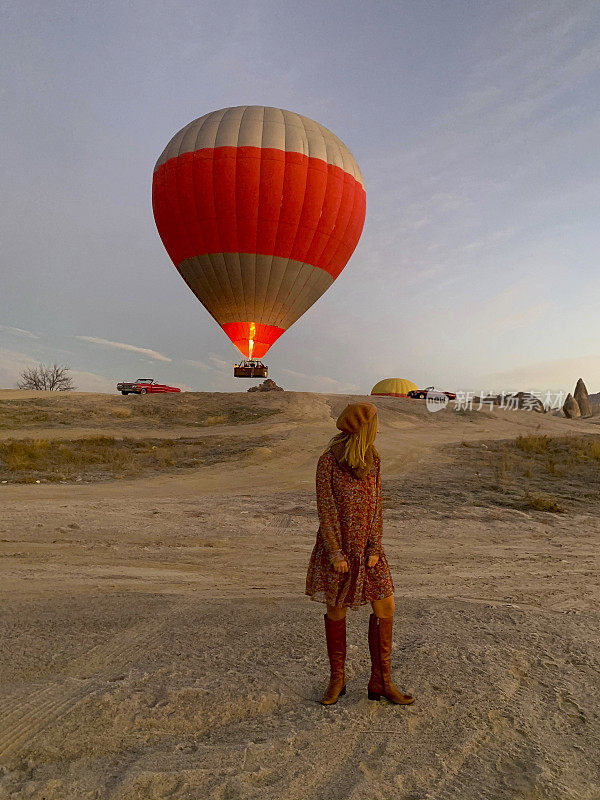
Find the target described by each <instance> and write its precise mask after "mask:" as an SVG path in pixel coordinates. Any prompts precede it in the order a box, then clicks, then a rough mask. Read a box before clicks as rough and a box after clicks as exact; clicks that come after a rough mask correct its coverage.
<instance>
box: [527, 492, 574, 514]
mask: <svg viewBox="0 0 600 800" xmlns="http://www.w3.org/2000/svg"><path fill="white" fill-rule="evenodd" d="M525 501H526V503H527V505H528V506H529V507H530V508H534V509H535V510H536V511H549V512H550V513H553V514H563V513H564V511H565V507H564V506H563V505H562V503H561V502H560V500H557V499H556V497H550V496H547V495H542V494H531V493H529V492H528V493H527V494H526V495H525Z"/></svg>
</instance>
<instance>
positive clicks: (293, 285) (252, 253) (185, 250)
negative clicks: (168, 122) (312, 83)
mask: <svg viewBox="0 0 600 800" xmlns="http://www.w3.org/2000/svg"><path fill="white" fill-rule="evenodd" d="M365 201H366V198H365V189H364V182H363V179H362V175H361V173H360V170H359V168H358V165H357V163H356V161H355V160H354V157H353V156H352V153H351V152H350V151H349V150H348V148H347V147H346V146H345V145H344V144H343V142H341V141H340V139H338V138H337V136H335V135H334V134H333V133H331V131H329V130H328V129H327V128H324V127H323V126H322V125H319V123H318V122H314V121H313V120H311V119H308V117H303V116H301V115H300V114H296V113H294V112H292V111H284V110H283V109H279V108H269V107H266V106H237V107H235V108H223V109H221V110H219V111H213V112H212V113H210V114H206V115H205V116H203V117H200V118H199V119H196V120H194V121H193V122H190V124H189V125H186V127H185V128H182V129H181V130H180V131H179V133H177V134H175V136H174V137H173V138H172V139H171V141H170V142H169V144H168V145H167V146H166V148H165V149H164V151H163V153H162V155H161V156H160V158H159V159H158V161H157V162H156V167H155V169H154V178H153V184H152V205H153V209H154V218H155V220H156V227H157V228H158V232H159V234H160V237H161V239H162V241H163V244H164V246H165V248H166V250H167V252H168V254H169V256H170V257H171V260H172V261H173V263H174V264H175V266H176V268H177V270H178V271H179V273H180V275H181V276H182V278H183V279H184V281H185V282H186V283H187V285H188V286H189V287H190V289H191V290H192V292H193V293H194V294H195V295H196V297H197V298H198V300H200V302H201V303H202V305H203V306H204V307H205V308H206V309H207V311H208V312H209V313H210V314H211V316H212V317H213V318H214V319H215V320H216V321H217V322H218V323H219V325H220V326H221V328H222V329H223V330H224V331H225V333H226V334H227V336H228V337H229V338H230V339H231V341H232V342H233V344H234V345H235V346H236V347H237V348H238V349H239V351H240V352H241V353H242V355H243V356H245V357H246V358H248V359H253V358H254V359H260V358H262V357H263V356H264V355H265V354H266V352H267V351H268V349H269V348H270V347H271V345H272V344H273V343H274V342H275V341H276V340H277V339H278V338H279V337H280V336H281V334H282V333H284V332H285V331H286V330H287V329H288V328H289V327H290V325H293V323H294V322H296V320H297V319H298V318H299V317H300V316H302V314H304V312H305V311H306V310H307V309H309V308H310V306H312V305H313V303H315V302H316V300H318V299H319V297H320V296H321V295H322V294H323V292H324V291H325V290H326V289H328V288H329V287H330V286H331V284H332V283H333V281H334V280H335V279H336V278H337V277H338V275H339V274H340V272H341V271H342V270H343V269H344V267H345V266H346V264H347V263H348V259H349V258H350V256H351V255H352V253H353V251H354V248H355V247H356V245H357V243H358V240H359V238H360V235H361V232H362V228H363V225H364V221H365ZM265 369H266V368H265Z"/></svg>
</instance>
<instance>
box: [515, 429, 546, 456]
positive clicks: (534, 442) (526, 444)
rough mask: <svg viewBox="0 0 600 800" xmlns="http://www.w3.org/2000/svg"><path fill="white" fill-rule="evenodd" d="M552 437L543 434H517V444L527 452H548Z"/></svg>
mask: <svg viewBox="0 0 600 800" xmlns="http://www.w3.org/2000/svg"><path fill="white" fill-rule="evenodd" d="M550 442H551V440H550V437H549V436H546V435H545V434H542V435H541V436H517V439H516V441H515V446H516V447H518V449H519V450H523V452H525V453H547V452H548V450H549V448H550Z"/></svg>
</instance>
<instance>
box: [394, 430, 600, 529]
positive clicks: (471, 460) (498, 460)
mask: <svg viewBox="0 0 600 800" xmlns="http://www.w3.org/2000/svg"><path fill="white" fill-rule="evenodd" d="M442 452H443V453H444V456H445V457H444V458H443V459H442V460H441V462H440V464H439V465H438V467H437V468H436V469H435V470H431V469H427V470H425V471H423V472H422V473H421V472H419V471H417V472H416V473H411V474H409V475H407V476H406V477H402V478H398V479H389V478H388V479H387V481H386V483H385V486H384V492H386V494H387V499H386V508H388V509H393V508H397V507H399V506H402V507H404V508H405V509H406V507H407V506H411V505H414V506H417V507H419V508H423V507H426V508H429V509H431V510H432V511H437V512H438V513H440V514H442V515H444V514H446V513H447V509H448V507H451V508H452V513H453V514H455V513H456V509H457V508H460V507H461V506H463V505H464V506H484V507H486V508H494V507H501V508H515V509H518V510H520V511H526V512H535V513H538V512H539V513H543V514H546V515H547V514H562V513H565V514H567V513H570V512H571V513H580V512H582V511H585V512H586V513H590V512H592V513H598V514H600V437H598V436H576V437H549V436H519V437H518V438H517V439H512V440H504V441H486V442H478V443H476V444H473V443H467V442H463V443H462V444H461V445H448V446H446V447H444V448H442Z"/></svg>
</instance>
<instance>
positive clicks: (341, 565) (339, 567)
mask: <svg viewBox="0 0 600 800" xmlns="http://www.w3.org/2000/svg"><path fill="white" fill-rule="evenodd" d="M333 568H334V570H335V571H336V572H348V562H347V561H346V559H345V558H340V559H339V560H338V561H334V562H333Z"/></svg>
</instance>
